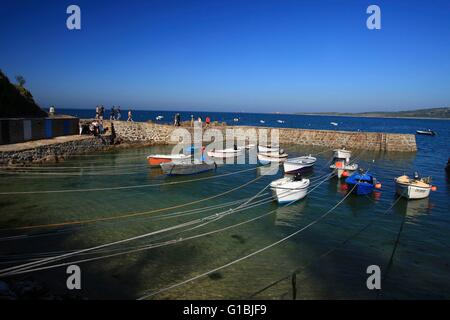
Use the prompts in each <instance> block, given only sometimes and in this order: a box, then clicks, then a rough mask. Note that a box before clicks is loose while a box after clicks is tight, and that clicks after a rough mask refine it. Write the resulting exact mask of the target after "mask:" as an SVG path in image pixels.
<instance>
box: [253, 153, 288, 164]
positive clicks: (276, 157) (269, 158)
mask: <svg viewBox="0 0 450 320" xmlns="http://www.w3.org/2000/svg"><path fill="white" fill-rule="evenodd" d="M287 157H288V154H287V153H279V152H260V153H258V160H259V162H260V163H261V164H269V163H270V162H283V161H286V159H287Z"/></svg>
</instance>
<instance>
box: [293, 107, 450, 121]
mask: <svg viewBox="0 0 450 320" xmlns="http://www.w3.org/2000/svg"><path fill="white" fill-rule="evenodd" d="M296 114H297V115H311V116H336V117H364V118H393V119H431V120H450V108H430V109H418V110H409V111H397V112H395V111H394V112H383V111H380V112H361V113H348V112H316V113H311V112H308V113H306V112H298V113H296Z"/></svg>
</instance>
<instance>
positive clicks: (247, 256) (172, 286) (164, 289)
mask: <svg viewBox="0 0 450 320" xmlns="http://www.w3.org/2000/svg"><path fill="white" fill-rule="evenodd" d="M355 187H356V185H354V186H353V188H352V190H351V191H353V189H354V188H355ZM351 191H350V192H348V193H347V195H346V196H345V197H344V198H342V199H341V200H340V201H339V202H338V203H337V204H335V205H334V206H333V207H332V208H331V209H329V210H328V211H327V212H325V213H324V214H323V215H321V216H320V217H319V218H317V219H315V220H313V221H312V222H310V223H308V224H307V225H306V226H304V227H303V228H301V229H298V230H297V231H295V232H293V233H291V234H289V235H287V236H286V237H283V238H281V239H280V240H278V241H276V242H273V243H272V244H270V245H267V246H265V247H263V248H261V249H258V250H256V251H254V252H252V253H250V254H247V255H245V256H243V257H241V258H238V259H236V260H233V261H231V262H228V263H227V264H224V265H222V266H220V267H217V268H214V269H212V270H209V271H207V272H204V273H202V274H199V275H197V276H195V277H192V278H190V279H187V280H184V281H182V282H179V283H176V284H173V285H171V286H169V287H166V288H163V289H160V290H157V291H155V292H152V293H148V294H144V295H143V296H141V297H139V298H138V300H144V299H146V298H149V297H151V296H154V295H157V294H160V293H162V292H165V291H168V290H171V289H174V288H176V287H179V286H181V285H183V284H186V283H189V282H192V281H195V280H197V279H199V278H202V277H204V276H207V275H208V274H211V273H214V272H217V271H219V270H222V269H224V268H227V267H229V266H231V265H234V264H236V263H238V262H241V261H243V260H246V259H248V258H250V257H253V256H254V255H257V254H259V253H261V252H264V251H266V250H268V249H270V248H272V247H275V246H276V245H278V244H280V243H282V242H284V241H286V240H288V239H290V238H292V237H293V236H295V235H297V234H299V233H301V232H303V231H305V230H307V229H309V228H310V227H312V226H313V225H315V224H317V223H318V222H320V221H321V220H323V219H324V218H325V217H327V216H328V215H329V214H330V213H331V212H333V210H334V209H336V208H337V207H338V206H339V205H340V204H341V203H342V202H344V200H345V199H347V198H348V196H349V195H350V194H351ZM289 204H291V203H288V204H287V205H289ZM287 205H286V206H287ZM286 206H285V207H286Z"/></svg>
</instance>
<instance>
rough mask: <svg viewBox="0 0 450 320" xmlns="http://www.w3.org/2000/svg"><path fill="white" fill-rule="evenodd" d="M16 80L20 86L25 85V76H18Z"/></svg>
mask: <svg viewBox="0 0 450 320" xmlns="http://www.w3.org/2000/svg"><path fill="white" fill-rule="evenodd" d="M16 81H17V83H18V84H19V86H21V87H23V86H24V85H25V82H26V81H25V78H24V77H22V76H16Z"/></svg>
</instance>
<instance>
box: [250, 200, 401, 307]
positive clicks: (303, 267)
mask: <svg viewBox="0 0 450 320" xmlns="http://www.w3.org/2000/svg"><path fill="white" fill-rule="evenodd" d="M399 199H400V197H399V198H397V200H395V201H394V202H393V203H392V204H391V205H390V206H389V208H387V209H386V210H385V211H384V212H382V213H381V214H380V215H379V216H377V217H375V218H373V219H371V220H370V221H369V222H368V223H367V224H366V225H365V226H364V227H362V228H361V229H359V230H358V231H357V232H355V233H353V234H352V235H350V236H349V237H347V238H346V239H344V240H343V241H341V242H340V243H338V244H337V245H336V246H335V247H333V248H331V249H329V250H327V251H325V252H324V253H322V254H321V255H319V257H318V258H317V259H316V260H314V261H310V262H309V263H307V264H306V265H305V266H300V267H298V268H296V269H295V270H294V271H292V272H290V273H289V274H288V275H286V276H284V277H282V278H280V279H278V280H275V281H273V282H271V283H270V284H268V285H266V286H265V287H264V288H262V289H260V290H258V291H256V292H254V293H252V294H251V295H250V296H248V297H247V299H251V298H253V297H255V296H257V295H258V294H260V293H262V292H264V291H266V290H268V289H270V288H272V287H273V286H275V285H277V284H279V283H280V282H283V281H285V280H288V279H290V278H291V277H292V274H294V273H295V274H299V273H301V272H303V271H304V270H306V269H307V268H309V267H311V266H313V265H315V264H317V263H318V262H319V261H320V260H321V259H323V258H324V257H326V256H328V255H330V254H332V253H333V252H335V251H336V250H338V249H340V248H342V247H343V246H345V245H346V244H347V243H349V242H350V241H351V240H353V239H355V238H357V237H358V236H359V235H360V234H361V233H363V232H364V231H365V230H367V229H368V228H369V227H370V226H371V225H372V224H374V223H375V222H376V221H378V220H379V219H380V218H381V217H382V216H383V215H385V214H387V213H388V212H389V211H390V210H391V209H392V208H393V207H394V206H395V205H396V204H397V202H398V201H399Z"/></svg>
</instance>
